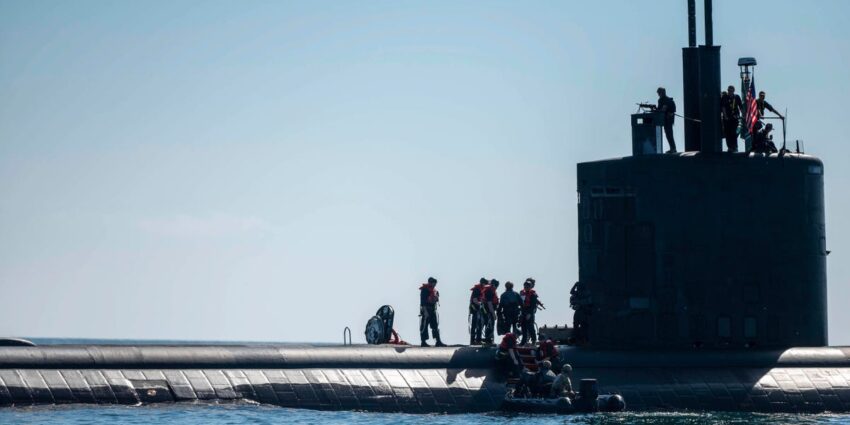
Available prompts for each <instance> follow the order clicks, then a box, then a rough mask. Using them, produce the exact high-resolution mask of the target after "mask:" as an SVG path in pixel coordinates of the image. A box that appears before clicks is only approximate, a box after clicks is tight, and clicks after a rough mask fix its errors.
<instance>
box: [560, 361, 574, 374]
mask: <svg viewBox="0 0 850 425" xmlns="http://www.w3.org/2000/svg"><path fill="white" fill-rule="evenodd" d="M572 372H573V367H572V366H570V364H569V363H564V365H563V366H561V373H572Z"/></svg>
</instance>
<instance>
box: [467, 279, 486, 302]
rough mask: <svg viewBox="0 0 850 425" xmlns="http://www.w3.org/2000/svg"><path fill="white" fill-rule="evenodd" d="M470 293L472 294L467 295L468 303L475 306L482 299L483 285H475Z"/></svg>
mask: <svg viewBox="0 0 850 425" xmlns="http://www.w3.org/2000/svg"><path fill="white" fill-rule="evenodd" d="M470 291H472V293H471V294H469V302H471V303H472V302H474V303H476V304H477V303H480V302H481V299H482V298H483V297H484V285H482V284H480V283H476V284H475V286H473V287H472V289H470Z"/></svg>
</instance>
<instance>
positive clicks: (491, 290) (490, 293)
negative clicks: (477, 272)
mask: <svg viewBox="0 0 850 425" xmlns="http://www.w3.org/2000/svg"><path fill="white" fill-rule="evenodd" d="M487 297H491V298H492V299H493V307H495V306H497V305H499V296H498V295H496V287H495V286H493V285H487V286H485V287H484V291H483V292H482V293H481V302H482V303H485V302H487Z"/></svg>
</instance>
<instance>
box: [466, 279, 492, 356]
mask: <svg viewBox="0 0 850 425" xmlns="http://www.w3.org/2000/svg"><path fill="white" fill-rule="evenodd" d="M489 282H490V281H488V280H487V279H486V278H483V277H482V278H481V279H480V280H479V281H478V284H477V285H475V286H473V287H472V289H470V290H469V292H470V294H469V345H477V344H481V332H482V331H483V330H484V312H483V309H484V307H483V306H482V305H481V300H482V299H483V298H484V287H485V286H487V284H488V283H489Z"/></svg>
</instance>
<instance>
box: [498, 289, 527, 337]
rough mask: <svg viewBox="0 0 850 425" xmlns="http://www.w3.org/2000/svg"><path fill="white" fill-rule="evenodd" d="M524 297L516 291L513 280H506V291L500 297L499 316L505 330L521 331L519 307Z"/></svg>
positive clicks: (514, 332) (515, 332)
mask: <svg viewBox="0 0 850 425" xmlns="http://www.w3.org/2000/svg"><path fill="white" fill-rule="evenodd" d="M521 304H522V298H521V297H520V296H519V294H517V293H516V292H515V291H514V284H513V282H505V292H502V296H501V297H499V309H498V313H499V318H500V319H501V320H502V322H503V324H504V327H505V331H506V332H511V333H513V334H514V335H516V334H518V333H519V326H518V324H519V308H520V305H521Z"/></svg>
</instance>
